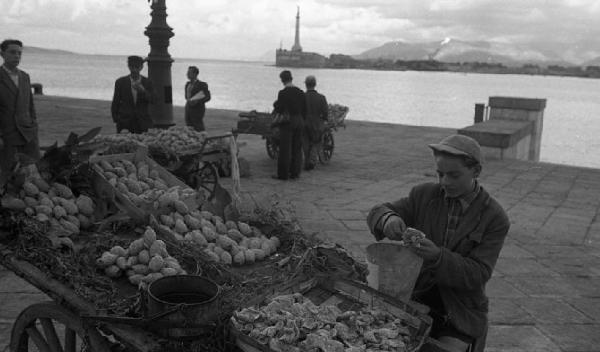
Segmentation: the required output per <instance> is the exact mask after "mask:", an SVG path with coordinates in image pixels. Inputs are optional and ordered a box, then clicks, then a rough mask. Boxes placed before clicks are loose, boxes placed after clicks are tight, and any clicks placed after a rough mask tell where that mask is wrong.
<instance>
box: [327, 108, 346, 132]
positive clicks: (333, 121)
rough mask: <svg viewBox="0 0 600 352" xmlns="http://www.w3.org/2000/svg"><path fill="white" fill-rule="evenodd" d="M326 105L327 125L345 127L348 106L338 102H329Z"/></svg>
mask: <svg viewBox="0 0 600 352" xmlns="http://www.w3.org/2000/svg"><path fill="white" fill-rule="evenodd" d="M327 107H328V115H327V125H328V126H329V127H332V128H336V127H346V125H345V124H344V121H345V120H346V115H348V111H350V108H348V107H347V106H344V105H340V104H329V105H328V106H327Z"/></svg>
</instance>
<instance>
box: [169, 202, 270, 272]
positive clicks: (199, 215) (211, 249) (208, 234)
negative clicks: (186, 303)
mask: <svg viewBox="0 0 600 352" xmlns="http://www.w3.org/2000/svg"><path fill="white" fill-rule="evenodd" d="M175 208H176V209H174V211H172V212H171V213H169V214H162V215H160V216H159V219H158V221H159V224H158V227H159V231H160V232H163V233H167V234H169V237H172V238H175V239H177V240H179V241H188V242H192V243H194V244H196V245H198V246H201V247H202V248H203V249H204V253H205V254H206V255H207V256H208V258H210V260H211V261H213V262H215V263H221V264H227V265H231V264H234V265H244V264H252V263H254V262H256V261H260V260H263V259H265V258H267V257H268V256H269V255H271V254H273V253H275V252H276V251H277V248H278V247H279V245H280V244H281V243H280V241H279V239H278V238H277V237H276V236H272V237H270V238H267V237H266V236H265V235H263V234H262V233H261V232H260V230H259V229H257V228H255V227H251V226H250V225H248V224H247V223H244V222H241V221H238V222H235V221H231V220H228V221H223V219H222V218H221V217H219V216H217V215H213V214H212V213H211V212H209V211H198V210H193V211H190V210H189V209H187V208H184V207H181V205H179V206H176V207H175Z"/></svg>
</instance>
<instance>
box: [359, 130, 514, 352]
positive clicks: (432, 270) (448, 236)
mask: <svg viewBox="0 0 600 352" xmlns="http://www.w3.org/2000/svg"><path fill="white" fill-rule="evenodd" d="M429 147H430V148H431V149H432V150H433V155H434V159H435V165H436V168H437V174H438V182H437V183H424V184H421V185H418V186H416V187H414V188H413V189H412V190H411V191H410V193H409V195H408V197H405V198H401V199H400V200H397V201H395V202H391V203H384V204H380V205H377V206H375V207H373V209H371V211H370V213H369V215H368V217H367V222H368V225H369V228H370V230H371V232H372V234H373V235H374V236H375V238H376V239H377V240H378V241H379V240H382V239H383V238H384V237H387V238H389V239H390V240H402V238H403V237H402V236H403V234H404V233H405V232H406V229H407V227H410V228H414V229H416V230H418V231H420V232H422V234H423V235H424V238H423V239H421V240H419V242H418V245H414V246H410V247H409V248H410V250H411V251H413V252H414V253H415V254H417V255H418V256H420V257H422V258H423V267H422V269H421V272H420V274H419V277H418V279H417V283H416V285H415V289H414V291H413V296H412V299H413V300H415V301H417V302H420V303H423V304H425V305H427V306H429V307H430V309H431V312H430V315H431V316H432V318H433V326H432V330H431V336H432V337H434V338H436V339H437V340H438V341H440V342H441V343H442V344H443V345H444V346H445V347H446V348H447V349H448V350H449V351H457V352H458V351H460V352H464V351H467V350H468V348H471V351H483V348H484V346H485V338H486V335H487V326H488V320H487V312H488V298H487V296H486V294H485V285H486V283H487V281H488V280H489V279H490V278H491V277H492V271H493V269H494V266H495V264H496V261H497V259H498V255H499V254H500V250H501V249H502V245H503V243H504V239H505V237H506V235H507V233H508V229H509V226H510V223H509V220H508V217H507V215H506V213H505V212H504V210H503V209H502V207H501V206H500V204H498V202H497V201H496V200H495V199H494V198H493V197H492V196H491V195H490V194H489V193H488V192H487V191H486V190H485V189H484V188H483V187H482V186H481V185H480V184H479V182H478V181H477V178H478V177H479V174H480V173H481V168H482V167H481V163H482V155H481V147H480V146H479V144H478V143H477V142H476V141H475V140H473V139H472V138H470V137H467V136H463V135H451V136H449V137H446V138H444V139H443V140H442V141H441V142H440V143H438V144H430V145H429ZM398 279H400V280H401V279H402V278H398Z"/></svg>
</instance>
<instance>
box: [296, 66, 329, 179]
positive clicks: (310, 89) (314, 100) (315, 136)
mask: <svg viewBox="0 0 600 352" xmlns="http://www.w3.org/2000/svg"><path fill="white" fill-rule="evenodd" d="M304 84H305V85H306V93H305V94H306V119H305V121H304V122H305V127H304V135H303V137H304V139H303V141H302V147H303V149H304V170H312V169H314V168H315V166H316V165H317V163H318V162H319V151H320V150H321V146H322V143H321V142H322V140H323V132H324V131H325V121H327V116H328V114H329V107H328V105H327V99H326V98H325V96H324V95H323V94H320V93H318V92H317V91H316V90H315V86H316V85H317V79H316V78H315V76H307V77H306V79H305V80H304Z"/></svg>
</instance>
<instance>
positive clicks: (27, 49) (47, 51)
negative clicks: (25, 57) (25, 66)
mask: <svg viewBox="0 0 600 352" xmlns="http://www.w3.org/2000/svg"><path fill="white" fill-rule="evenodd" d="M23 51H24V52H26V53H34V54H64V55H73V54H75V55H81V54H78V53H75V52H72V51H67V50H59V49H46V48H40V47H37V46H27V45H26V46H24V47H23Z"/></svg>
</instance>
